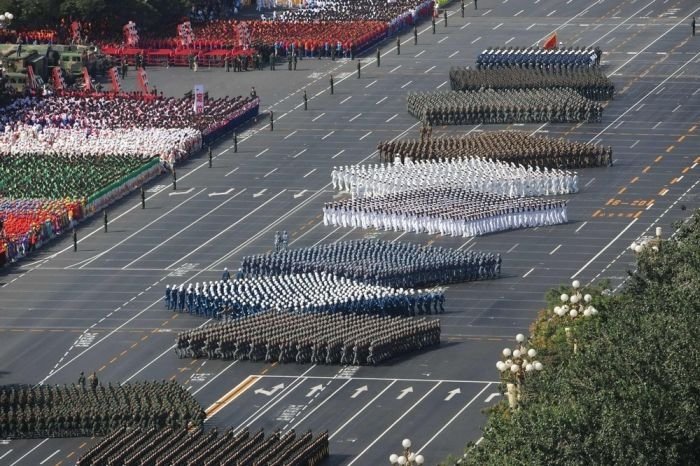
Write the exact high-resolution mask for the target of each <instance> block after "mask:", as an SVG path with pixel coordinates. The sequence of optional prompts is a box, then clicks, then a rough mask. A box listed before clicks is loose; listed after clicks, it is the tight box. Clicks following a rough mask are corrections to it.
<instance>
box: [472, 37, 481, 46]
mask: <svg viewBox="0 0 700 466" xmlns="http://www.w3.org/2000/svg"><path fill="white" fill-rule="evenodd" d="M480 39H481V36H479V37H477V38H476V39H474V40H473V41H472V44H474V43H476V42H477V41H478V40H480Z"/></svg>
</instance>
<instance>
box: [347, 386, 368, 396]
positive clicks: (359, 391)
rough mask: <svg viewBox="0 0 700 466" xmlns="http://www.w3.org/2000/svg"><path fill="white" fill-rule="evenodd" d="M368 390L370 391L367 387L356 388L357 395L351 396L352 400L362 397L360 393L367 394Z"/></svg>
mask: <svg viewBox="0 0 700 466" xmlns="http://www.w3.org/2000/svg"><path fill="white" fill-rule="evenodd" d="M367 390H369V389H368V388H367V385H363V386H361V387H360V388H356V389H355V393H353V394H352V396H351V397H350V398H357V397H358V396H360V393H362V392H366V391H367Z"/></svg>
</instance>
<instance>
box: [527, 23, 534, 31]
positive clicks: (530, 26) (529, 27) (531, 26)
mask: <svg viewBox="0 0 700 466" xmlns="http://www.w3.org/2000/svg"><path fill="white" fill-rule="evenodd" d="M533 27H535V23H532V24H531V25H529V26H528V27H527V28H526V29H525V30H526V31H529V30H530V29H532V28H533Z"/></svg>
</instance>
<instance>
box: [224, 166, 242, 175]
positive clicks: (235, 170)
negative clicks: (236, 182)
mask: <svg viewBox="0 0 700 466" xmlns="http://www.w3.org/2000/svg"><path fill="white" fill-rule="evenodd" d="M238 168H239V167H236V168H234V169H233V170H231V171H230V172H228V173H226V174H225V175H224V176H229V175H231V174H232V173H236V172H237V171H238Z"/></svg>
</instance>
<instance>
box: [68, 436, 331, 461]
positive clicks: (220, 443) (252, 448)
mask: <svg viewBox="0 0 700 466" xmlns="http://www.w3.org/2000/svg"><path fill="white" fill-rule="evenodd" d="M328 454H329V452H328V432H324V433H322V434H320V435H317V436H316V437H314V436H313V434H312V433H311V432H306V433H304V434H303V435H297V434H296V432H294V430H290V431H288V432H285V433H282V432H281V431H276V432H274V433H273V434H272V435H269V436H267V437H266V436H265V433H264V431H262V430H260V431H258V432H256V433H251V432H250V431H249V430H248V429H247V428H246V429H243V430H241V431H239V432H234V431H233V430H232V429H226V431H224V432H223V433H221V434H219V432H218V430H217V429H216V428H213V429H210V430H208V431H206V430H204V429H203V428H200V427H198V428H193V429H184V428H179V429H178V428H172V427H166V428H163V429H155V428H153V429H145V428H141V427H135V428H127V427H122V428H120V429H118V430H116V431H115V432H113V433H112V434H110V435H108V436H106V437H105V438H103V439H102V440H101V441H100V442H99V443H98V444H97V445H95V446H94V447H92V448H91V449H90V450H89V451H87V452H86V453H85V454H84V455H82V456H81V457H80V458H79V459H78V461H77V463H76V465H77V466H116V465H119V466H239V465H266V466H316V465H318V464H320V463H321V462H322V461H323V460H324V459H326V458H327V457H328Z"/></svg>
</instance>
